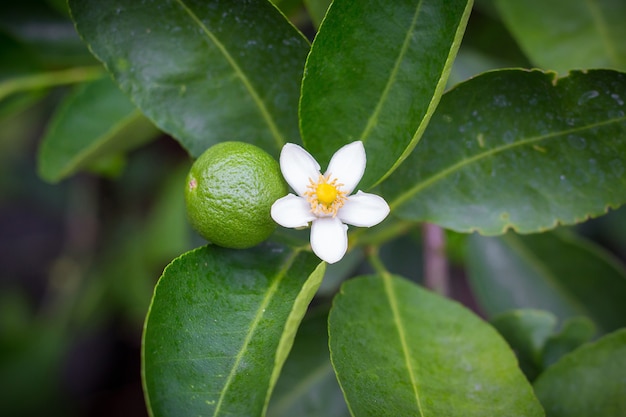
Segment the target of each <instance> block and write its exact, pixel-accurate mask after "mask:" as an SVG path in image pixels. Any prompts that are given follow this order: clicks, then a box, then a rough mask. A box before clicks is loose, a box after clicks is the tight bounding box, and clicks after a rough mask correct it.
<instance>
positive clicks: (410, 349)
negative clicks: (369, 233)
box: [329, 275, 543, 417]
mask: <svg viewBox="0 0 626 417" xmlns="http://www.w3.org/2000/svg"><path fill="white" fill-rule="evenodd" d="M329 334H330V349H331V359H332V363H333V366H334V367H335V372H336V373H337V378H338V379H339V383H340V384H341V386H342V389H343V391H344V393H345V395H346V400H347V402H348V406H349V407H350V410H351V412H352V415H353V416H355V417H362V416H376V417H384V416H394V417H397V416H447V417H454V416H464V417H470V416H481V417H482V416H486V415H494V416H496V415H516V416H543V412H542V409H541V406H540V405H539V403H538V401H537V400H536V398H535V397H534V396H533V393H532V390H531V388H530V385H529V383H528V382H527V381H526V379H525V378H524V375H523V374H522V373H521V372H520V370H519V368H518V367H517V362H516V360H515V356H514V355H513V352H511V350H510V349H509V347H508V346H507V344H506V343H505V342H504V340H503V339H502V338H501V337H500V336H499V335H498V333H497V332H496V331H495V330H494V329H493V328H492V327H491V326H489V325H488V324H486V323H485V322H483V321H482V320H481V319H480V318H478V317H477V316H475V315H474V314H472V313H471V312H470V311H469V310H466V309H465V308H464V307H462V306H461V305H459V304H457V303H456V302H453V301H450V300H448V299H445V298H442V297H440V296H438V295H436V294H434V293H431V292H430V291H427V290H424V289H422V288H420V287H419V286H417V285H415V284H413V283H411V282H409V281H406V280H404V279H402V278H400V277H397V276H392V275H381V276H378V275H374V276H366V277H360V278H356V279H352V280H350V281H348V282H346V283H345V284H344V285H343V286H342V290H341V292H340V293H339V294H338V295H337V296H336V297H335V300H334V303H333V307H332V309H331V313H330V318H329Z"/></svg>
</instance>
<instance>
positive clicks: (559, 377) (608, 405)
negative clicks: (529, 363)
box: [534, 330, 626, 417]
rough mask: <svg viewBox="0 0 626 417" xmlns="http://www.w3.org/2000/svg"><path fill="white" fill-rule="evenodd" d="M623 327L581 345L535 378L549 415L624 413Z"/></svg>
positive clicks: (625, 348) (574, 416)
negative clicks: (592, 341) (595, 340)
mask: <svg viewBox="0 0 626 417" xmlns="http://www.w3.org/2000/svg"><path fill="white" fill-rule="evenodd" d="M625 371H626V330H619V331H617V332H615V333H612V334H609V335H607V336H605V337H603V338H602V339H600V340H598V341H597V342H595V343H590V344H587V345H584V346H582V347H580V348H579V349H577V350H575V351H574V352H572V353H570V354H569V355H566V356H564V357H563V358H562V359H561V360H560V361H558V362H557V363H555V364H554V365H553V366H551V367H550V368H548V370H546V372H544V373H543V374H542V375H541V376H540V377H539V378H538V379H537V381H535V384H534V388H535V392H536V393H537V397H538V398H539V399H540V400H541V403H542V404H543V406H544V407H545V409H546V414H547V415H548V416H550V417H588V416H623V415H626V395H624V393H626V379H625V378H624V372H625Z"/></svg>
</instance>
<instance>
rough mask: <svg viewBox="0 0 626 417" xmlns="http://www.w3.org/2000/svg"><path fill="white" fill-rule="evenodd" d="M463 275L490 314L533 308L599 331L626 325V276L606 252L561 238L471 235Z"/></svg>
mask: <svg viewBox="0 0 626 417" xmlns="http://www.w3.org/2000/svg"><path fill="white" fill-rule="evenodd" d="M468 243H469V246H468V254H467V261H468V268H469V269H468V271H469V277H470V283H471V285H472V289H473V290H474V293H475V294H476V296H477V298H478V300H479V301H480V304H481V306H482V307H483V309H484V310H485V311H486V312H487V314H489V315H494V314H497V313H500V312H504V311H506V310H509V309H513V308H537V309H542V310H548V311H550V312H552V313H554V314H555V315H556V316H557V317H559V318H560V319H561V320H565V319H567V318H570V317H575V316H586V317H589V318H590V319H592V320H593V321H594V323H595V324H596V325H597V326H598V330H599V331H600V332H607V331H612V330H615V329H618V328H620V327H623V326H626V304H625V303H624V300H625V299H626V273H625V272H624V267H623V266H622V265H621V264H619V263H618V261H616V260H615V259H614V258H613V257H612V256H611V255H610V254H609V253H608V252H606V251H604V250H603V249H601V248H600V247H598V246H595V245H593V244H592V243H591V242H588V241H586V240H583V239H582V238H578V237H575V236H573V235H569V234H564V233H542V234H533V235H516V234H514V233H507V234H506V235H504V236H503V237H501V238H485V237H480V236H477V235H475V236H472V237H471V239H470V240H469V242H468Z"/></svg>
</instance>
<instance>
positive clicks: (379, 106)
mask: <svg viewBox="0 0 626 417" xmlns="http://www.w3.org/2000/svg"><path fill="white" fill-rule="evenodd" d="M422 3H423V1H420V2H419V3H418V4H417V7H416V9H415V13H414V14H413V19H412V20H411V25H410V26H409V30H407V33H406V36H405V37H404V41H403V42H402V47H401V48H400V53H399V54H398V58H396V62H395V63H394V66H393V69H392V70H391V73H390V75H389V78H388V79H387V83H386V84H385V88H384V89H383V93H382V94H381V96H380V98H379V100H378V103H376V107H375V108H374V111H373V112H372V114H371V115H370V117H369V119H368V120H367V124H366V125H365V128H364V129H363V133H361V136H360V138H361V139H360V140H361V141H363V142H365V141H366V139H367V137H368V136H369V135H370V133H371V131H372V130H373V129H374V127H375V126H376V124H377V121H378V116H379V114H380V112H381V111H382V107H383V104H384V103H385V102H386V101H387V98H388V97H389V92H390V90H391V87H392V86H393V84H394V83H395V81H396V77H397V75H398V71H399V70H400V64H401V63H402V61H403V59H404V57H405V56H406V52H407V50H408V49H409V43H410V40H411V34H412V33H413V30H414V29H415V25H416V24H417V17H418V16H419V13H420V10H421V8H422Z"/></svg>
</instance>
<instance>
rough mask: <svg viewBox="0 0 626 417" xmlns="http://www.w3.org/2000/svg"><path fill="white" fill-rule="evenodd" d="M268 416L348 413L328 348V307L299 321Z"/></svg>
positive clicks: (312, 416)
mask: <svg viewBox="0 0 626 417" xmlns="http://www.w3.org/2000/svg"><path fill="white" fill-rule="evenodd" d="M267 415H268V417H294V416H306V417H315V416H319V417H348V416H349V415H350V413H349V412H348V407H347V406H346V402H345V400H344V398H343V393H342V392H341V389H340V388H339V384H338V383H337V379H336V377H335V372H334V371H333V367H332V365H331V364H330V357H329V352H328V309H324V310H316V311H314V312H313V314H311V315H310V316H307V317H305V318H304V320H303V321H302V324H301V325H300V327H299V328H298V334H297V335H296V340H295V341H294V344H293V349H291V352H290V353H289V357H288V358H287V362H285V366H284V368H283V370H282V372H281V374H280V378H278V382H277V383H276V389H275V391H274V394H273V396H272V399H271V401H270V405H269V408H268V410H267Z"/></svg>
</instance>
